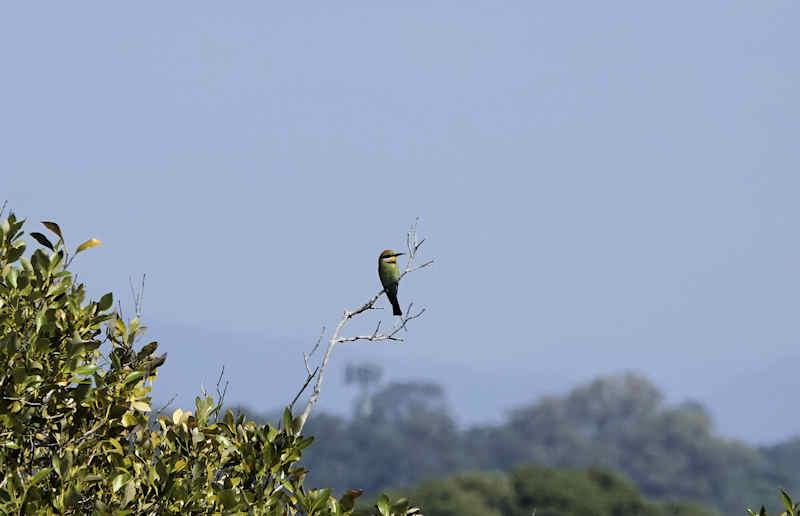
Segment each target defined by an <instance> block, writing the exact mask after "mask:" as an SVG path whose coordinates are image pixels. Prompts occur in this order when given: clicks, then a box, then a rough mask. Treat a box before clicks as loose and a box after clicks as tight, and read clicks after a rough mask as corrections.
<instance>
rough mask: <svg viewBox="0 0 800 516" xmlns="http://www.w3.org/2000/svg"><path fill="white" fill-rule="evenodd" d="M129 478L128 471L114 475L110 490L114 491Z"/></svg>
mask: <svg viewBox="0 0 800 516" xmlns="http://www.w3.org/2000/svg"><path fill="white" fill-rule="evenodd" d="M130 478H131V475H130V473H120V474H119V475H117V476H116V477H114V480H112V481H111V490H112V491H113V492H115V493H116V492H117V491H119V490H120V489H121V488H122V486H124V485H125V484H126V483H127V482H128V480H130Z"/></svg>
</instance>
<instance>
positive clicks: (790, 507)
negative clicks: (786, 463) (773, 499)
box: [781, 489, 794, 514]
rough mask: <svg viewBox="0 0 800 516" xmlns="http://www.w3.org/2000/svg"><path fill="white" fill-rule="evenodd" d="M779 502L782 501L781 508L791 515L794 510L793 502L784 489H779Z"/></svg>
mask: <svg viewBox="0 0 800 516" xmlns="http://www.w3.org/2000/svg"><path fill="white" fill-rule="evenodd" d="M781 500H782V501H783V506H784V507H786V510H787V511H789V514H792V512H793V510H794V502H792V497H791V496H789V493H787V492H786V490H784V489H781Z"/></svg>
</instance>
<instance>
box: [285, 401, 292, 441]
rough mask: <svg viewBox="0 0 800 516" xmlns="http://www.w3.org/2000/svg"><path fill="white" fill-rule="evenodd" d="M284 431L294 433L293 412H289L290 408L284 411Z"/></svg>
mask: <svg viewBox="0 0 800 516" xmlns="http://www.w3.org/2000/svg"><path fill="white" fill-rule="evenodd" d="M283 429H284V431H286V433H288V434H290V435H291V433H292V411H291V410H289V407H286V408H285V409H283Z"/></svg>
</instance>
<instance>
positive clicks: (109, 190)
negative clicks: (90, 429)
mask: <svg viewBox="0 0 800 516" xmlns="http://www.w3.org/2000/svg"><path fill="white" fill-rule="evenodd" d="M387 4H388V3H376V2H337V3H335V5H334V4H316V5H313V6H308V5H306V6H305V7H301V6H299V5H292V6H288V5H280V6H278V5H277V4H271V5H267V3H265V2H239V3H236V4H229V3H228V4H224V5H223V4H220V3H218V2H196V1H195V2H166V3H165V2H150V3H148V2H137V3H135V4H132V3H131V4H125V5H122V4H118V3H107V2H102V3H101V2H94V3H92V2H84V3H79V4H76V3H68V4H67V3H60V4H50V5H48V6H47V7H46V8H45V7H44V6H42V5H33V4H29V3H19V2H17V3H9V4H6V5H4V6H3V8H2V15H0V65H1V66H2V80H1V81H0V139H2V142H3V145H2V152H0V177H1V178H2V180H1V181H0V197H2V198H8V200H9V202H10V205H11V207H12V208H13V209H14V210H15V211H16V212H18V213H19V214H20V215H22V216H25V217H28V218H29V219H30V220H32V221H38V220H46V219H53V220H57V221H59V222H60V223H61V225H62V228H63V229H64V230H65V232H66V234H67V237H68V239H69V240H70V241H71V242H72V243H73V245H75V244H77V243H79V242H80V241H82V240H83V239H84V238H87V237H89V236H96V237H99V238H101V239H102V240H103V242H104V244H103V246H102V247H100V248H97V249H93V250H92V251H91V252H87V253H86V255H84V256H82V257H81V259H80V260H79V261H77V269H78V270H79V271H80V273H81V277H82V278H83V279H84V280H85V281H87V282H89V285H90V287H91V288H92V289H93V292H95V293H96V294H98V295H99V294H101V293H102V292H104V291H107V290H113V291H115V292H116V293H118V294H121V295H122V296H123V299H125V300H127V299H128V297H129V296H128V294H127V291H128V277H129V276H130V275H134V276H138V275H140V274H141V273H147V276H148V282H147V287H146V292H145V300H144V308H145V315H146V316H147V318H148V320H150V321H151V328H152V330H153V337H154V338H161V339H162V342H163V347H164V349H167V350H169V351H170V352H171V357H181V358H182V360H181V361H180V363H179V362H178V361H177V359H176V358H174V359H173V361H172V362H171V363H168V364H167V366H165V370H164V376H165V379H164V381H165V382H166V383H165V389H170V390H173V391H180V394H181V396H182V397H183V396H191V395H193V394H194V393H195V392H196V391H197V389H198V386H199V385H200V383H201V382H204V383H205V384H206V385H208V383H209V382H210V381H211V377H212V376H213V374H214V371H215V370H217V368H218V365H219V364H221V363H225V364H226V365H227V366H228V368H229V369H228V370H229V371H232V374H233V375H234V376H233V377H232V378H231V381H232V387H231V388H232V390H231V396H232V397H233V399H234V401H243V402H247V403H250V404H253V405H255V406H258V407H259V408H264V409H266V408H271V407H272V406H274V405H275V404H277V403H280V402H282V401H283V399H282V398H281V397H280V396H278V397H277V398H273V394H272V392H273V391H272V390H270V389H266V388H263V385H272V384H268V383H264V384H261V383H260V382H261V381H262V380H263V381H264V382H269V381H270V380H269V379H270V378H273V381H274V378H277V377H282V378H290V379H291V378H295V377H296V383H299V382H300V381H301V380H302V378H301V376H302V374H303V370H302V362H301V361H300V359H299V357H300V354H301V352H302V350H303V349H305V348H306V347H308V346H309V345H310V343H311V342H312V341H313V339H314V337H315V336H316V334H317V332H318V331H319V328H320V326H321V325H323V324H327V325H329V326H330V325H331V324H333V323H335V322H336V318H337V316H338V315H339V314H340V313H341V311H342V310H343V309H344V308H345V307H347V306H353V305H355V304H357V303H358V302H360V301H362V300H364V299H366V298H367V297H368V296H369V295H371V294H372V293H373V292H374V291H376V289H377V288H378V282H377V275H376V272H375V267H376V257H377V254H378V252H379V251H380V250H381V249H383V248H386V247H397V246H400V245H402V238H403V235H404V231H405V230H406V228H407V226H408V225H409V224H410V223H411V222H412V221H413V220H414V218H415V217H417V216H419V217H421V225H420V228H421V232H422V235H423V236H426V237H428V239H429V240H428V241H427V243H426V244H425V248H426V249H425V251H426V253H427V254H426V257H429V258H430V257H435V258H436V259H437V263H436V265H435V267H434V268H432V269H430V270H426V271H420V272H419V273H415V274H414V275H413V276H411V277H409V278H408V281H406V282H404V283H403V285H402V286H401V289H400V298H401V302H403V303H407V302H409V301H410V300H414V301H415V302H416V303H419V304H421V305H425V306H427V307H428V308H429V312H428V313H427V314H426V315H425V317H424V318H423V319H422V320H419V321H415V324H414V325H413V327H412V329H411V331H410V332H409V333H408V335H407V336H408V341H407V342H405V343H404V344H402V345H396V344H391V345H380V346H376V345H371V344H366V345H363V346H354V347H352V348H350V349H347V350H344V351H343V352H342V355H341V356H336V357H335V358H334V360H336V361H337V367H338V366H340V365H342V364H343V363H344V362H345V361H347V360H359V359H362V358H365V357H367V358H372V359H375V360H379V361H383V362H382V363H383V364H384V365H385V366H386V367H387V368H389V366H390V364H391V363H392V362H396V363H398V364H404V365H403V366H402V367H400V368H399V369H398V370H392V371H390V376H392V377H398V378H399V377H400V376H408V375H411V374H416V375H417V376H420V377H423V376H424V377H428V378H437V379H438V380H440V381H442V382H443V383H445V384H446V385H448V386H449V392H450V396H451V399H452V400H453V403H454V406H455V408H456V409H457V412H458V413H459V414H460V415H461V417H462V418H463V420H464V421H467V422H470V421H481V420H491V419H497V418H499V417H501V416H502V414H503V411H505V410H506V409H508V408H509V407H511V406H513V405H515V404H518V403H522V402H526V401H530V400H533V399H534V398H536V397H537V396H539V395H541V394H543V393H545V392H563V391H564V390H565V389H567V388H568V387H570V386H571V385H573V384H574V382H576V381H580V380H585V379H590V378H592V377H594V376H595V375H598V374H601V373H608V372H613V371H621V370H626V369H636V370H640V371H642V372H643V373H644V374H646V375H648V376H649V377H650V378H652V379H653V381H654V382H655V383H656V384H657V385H658V386H660V387H662V388H664V389H665V390H666V391H667V392H668V393H669V396H670V399H671V400H673V401H678V400H681V399H684V398H695V399H698V400H700V401H702V402H705V403H707V404H708V405H709V406H710V408H711V409H712V412H713V413H714V416H715V418H716V421H717V422H718V424H719V426H720V428H721V429H722V431H723V432H724V433H725V434H726V435H731V436H738V437H744V438H748V439H751V440H759V441H769V440H774V439H777V438H780V437H785V436H788V435H791V434H796V433H800V416H797V414H796V412H797V411H796V410H795V409H796V406H795V405H794V404H793V403H792V401H791V398H794V394H795V393H796V392H797V390H798V389H800V380H798V378H799V377H798V376H797V371H798V364H800V350H799V349H798V344H799V342H800V324H798V322H799V321H800V317H798V311H799V310H800V300H799V299H798V292H800V275H798V264H800V243H798V242H799V238H800V237H799V236H798V234H799V233H798V225H799V224H800V203H798V194H800V145H798V135H800V95H798V92H800V90H799V89H798V88H799V87H800V60H798V49H800V31H798V27H800V4H798V3H797V2H794V1H791V0H786V1H765V2H730V1H718V2H711V1H710V2H669V3H652V2H611V3H609V2H602V3H596V2H593V3H589V2H586V3H580V4H578V3H566V2H558V3H547V4H546V3H540V2H496V1H493V2H460V1H459V2H456V1H443V2H435V3H429V2H404V3H402V5H399V4H398V5H395V6H393V7H387ZM30 229H33V227H31V228H30ZM159 330H163V332H162V333H161V334H159ZM184 330H185V331H184ZM211 335H213V336H214V339H211V337H210V336H211ZM165 336H168V337H169V339H168V340H167V339H166V338H164V337H165ZM210 339H211V340H210ZM262 344H263V346H262ZM201 347H202V349H203V350H204V351H203V353H195V350H196V349H200V348H201ZM275 349H277V350H280V353H281V356H282V357H284V358H285V360H284V359H281V360H284V361H283V362H280V363H281V364H289V363H294V362H291V360H290V359H289V358H286V357H296V358H295V360H296V367H297V370H296V372H294V371H291V370H290V368H289V369H287V367H288V366H287V367H284V366H283V365H282V366H281V367H277V364H278V361H273V359H272V358H270V357H271V356H272V354H271V352H270V353H265V352H264V350H275ZM276 360H277V359H276ZM398 367H399V366H398ZM290 373H293V374H290ZM281 375H283V376H281ZM157 389H158V384H157ZM328 389H329V391H330V393H329V392H325V393H323V403H322V407H323V408H325V406H326V405H325V404H326V400H328V401H327V403H328V404H329V406H330V407H332V408H333V407H334V405H335V403H334V402H333V401H332V400H336V399H339V398H337V396H340V395H339V394H335V393H334V391H337V390H338V391H341V390H342V389H343V387H342V386H341V385H340V384H339V383H338V382H332V383H331V384H329V387H328ZM289 390H291V389H288V388H287V391H289ZM265 393H269V394H265ZM159 396H160V395H158V394H157V397H159ZM168 396H169V394H163V397H168ZM326 397H327V398H326ZM186 399H189V398H188V397H187V398H186ZM790 410H791V411H792V412H793V413H794V417H795V419H794V420H793V425H794V426H793V427H792V426H791V425H789V424H787V419H786V418H787V412H788V411H790ZM779 417H780V418H781V422H780V424H778V418H779Z"/></svg>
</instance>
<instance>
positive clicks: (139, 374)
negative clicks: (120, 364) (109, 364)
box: [122, 371, 144, 385]
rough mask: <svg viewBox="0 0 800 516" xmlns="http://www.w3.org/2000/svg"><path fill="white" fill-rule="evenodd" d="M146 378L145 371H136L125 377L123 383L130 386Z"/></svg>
mask: <svg viewBox="0 0 800 516" xmlns="http://www.w3.org/2000/svg"><path fill="white" fill-rule="evenodd" d="M143 376H144V371H134V372H132V373H130V374H129V375H128V376H126V377H125V380H123V381H122V383H124V384H125V385H128V384H129V383H131V382H135V381H136V380H138V379H139V378H141V377H143Z"/></svg>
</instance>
